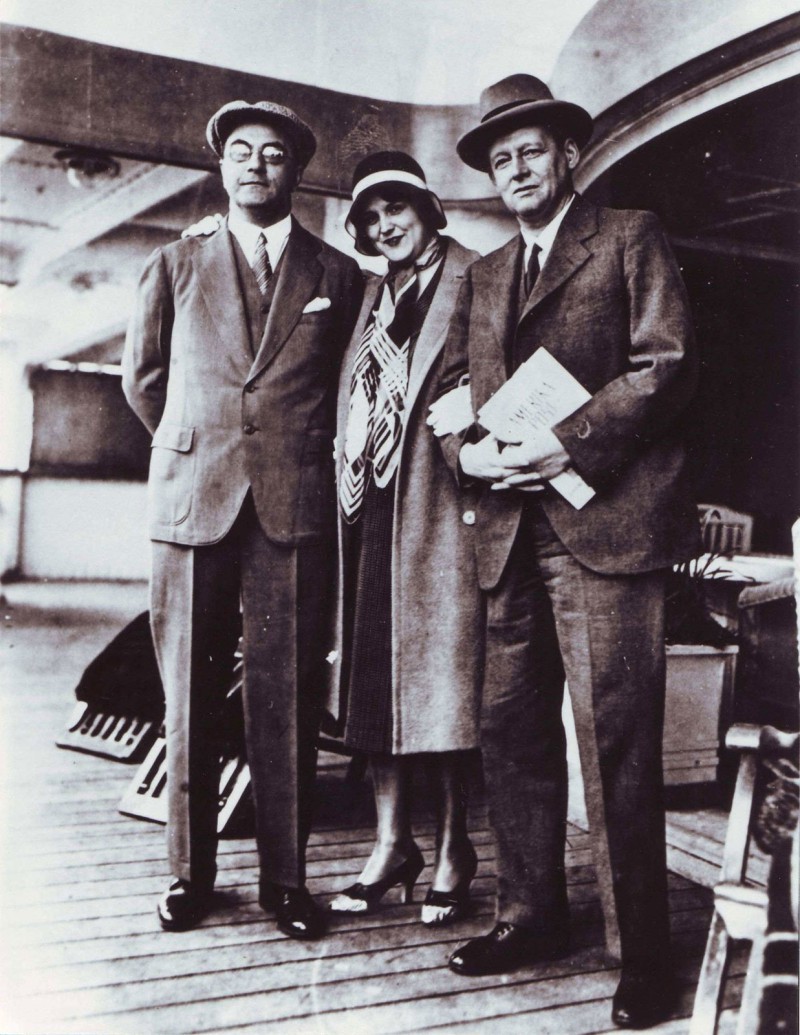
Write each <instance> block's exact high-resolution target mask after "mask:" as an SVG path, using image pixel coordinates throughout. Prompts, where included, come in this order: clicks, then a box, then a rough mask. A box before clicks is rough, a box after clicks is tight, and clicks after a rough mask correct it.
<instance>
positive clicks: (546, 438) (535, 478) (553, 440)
mask: <svg viewBox="0 0 800 1035" xmlns="http://www.w3.org/2000/svg"><path fill="white" fill-rule="evenodd" d="M500 464H501V467H502V470H503V473H502V474H501V475H500V477H499V479H498V480H497V481H496V482H495V484H494V485H493V486H492V488H493V489H500V490H502V489H523V490H525V491H527V492H536V491H538V490H540V489H542V488H543V487H544V486H543V485H542V482H543V481H546V480H549V479H550V478H555V477H556V475H558V474H561V473H562V472H563V471H566V469H567V468H568V467H569V466H570V464H571V460H570V456H569V453H567V451H566V450H565V449H564V447H563V446H562V445H561V442H560V441H559V440H558V438H557V437H556V436H555V435H554V434H553V432H552V431H549V430H542V431H535V432H533V433H532V434H531V435H530V436H528V437H527V438H526V439H524V441H522V442H519V443H516V444H514V445H509V446H506V447H505V449H504V450H503V451H502V453H500ZM462 466H463V465H462Z"/></svg>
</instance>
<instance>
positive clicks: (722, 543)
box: [697, 503, 753, 555]
mask: <svg viewBox="0 0 800 1035" xmlns="http://www.w3.org/2000/svg"><path fill="white" fill-rule="evenodd" d="M697 509H698V511H699V513H700V524H701V528H702V533H703V548H704V549H705V551H706V553H724V554H729V555H730V554H735V553H750V544H751V543H752V541H753V518H752V515H750V514H743V513H741V512H740V511H738V510H731V508H730V507H721V506H717V505H716V504H710V503H701V504H699V506H698V508H697Z"/></svg>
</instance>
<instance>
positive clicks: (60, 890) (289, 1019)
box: [0, 587, 741, 1035]
mask: <svg viewBox="0 0 800 1035" xmlns="http://www.w3.org/2000/svg"><path fill="white" fill-rule="evenodd" d="M13 590H14V587H11V588H10V589H9V590H8V593H9V595H11V593H13ZM73 594H74V600H73V601H71V602H70V601H68V603H67V606H65V605H63V603H62V605H59V603H58V593H57V590H56V588H55V587H48V589H47V593H46V596H47V598H48V600H49V601H50V602H51V605H52V607H54V608H56V609H57V610H56V617H57V618H60V622H59V624H58V630H59V634H58V635H59V637H60V639H59V638H57V637H56V636H54V630H53V623H52V614H51V612H50V610H49V608H48V607H43V608H36V607H34V606H31V604H30V601H31V600H32V599H33V598H35V597H36V591H35V588H31V587H25V593H24V594H23V596H25V597H26V599H27V600H28V606H27V608H26V607H21V608H19V610H20V611H24V612H25V614H24V616H23V620H22V621H21V622H20V623H19V635H15V638H14V639H15V642H14V649H15V650H16V651H17V652H18V653H17V654H16V656H15V658H14V659H13V660H14V665H13V671H14V673H15V680H14V685H13V687H12V685H11V684H10V683H9V682H8V681H6V684H5V689H4V693H3V696H2V700H1V701H0V707H1V708H2V714H3V718H4V728H5V730H6V733H5V738H6V741H7V744H8V747H9V756H8V757H9V758H10V760H11V766H12V768H11V769H10V771H12V772H13V773H14V780H13V781H12V785H13V789H14V790H13V794H12V795H11V796H10V800H6V801H5V802H4V806H5V807H4V812H3V815H2V825H3V835H4V843H5V844H6V846H7V848H6V850H5V851H4V853H3V856H2V859H0V862H2V867H3V872H2V877H3V888H4V889H5V891H6V901H5V902H4V903H3V905H4V910H3V913H4V917H5V923H6V926H7V927H8V931H9V933H8V936H7V941H8V942H9V944H10V945H11V947H12V952H11V953H10V954H9V955H8V957H7V962H13V968H11V967H9V968H7V969H9V971H10V974H9V975H8V976H10V978H11V983H12V987H13V992H14V994H13V997H7V999H6V1000H5V1003H6V1005H5V1006H0V1030H2V1031H4V1032H5V1031H9V1032H10V1031H14V1030H19V1031H25V1032H31V1033H32V1032H37V1031H39V1032H47V1033H48V1035H62V1033H63V1035H66V1033H68V1032H82V1033H86V1035H89V1033H94V1032H96V1033H98V1035H117V1033H119V1035H125V1033H135V1035H141V1033H144V1032H146V1033H147V1035H161V1033H163V1035H167V1033H170V1032H175V1033H188V1032H217V1031H219V1032H226V1033H236V1032H240V1031H241V1032H244V1031H255V1030H258V1031H264V1030H267V1031H272V1030H275V1031H276V1032H280V1033H281V1035H282V1033H284V1032H286V1033H287V1035H289V1033H298V1035H300V1033H302V1035H311V1033H317V1032H319V1033H328V1032H338V1031H342V1032H346V1033H347V1035H356V1033H359V1032H369V1033H370V1035H373V1033H374V1035H379V1033H386V1035H388V1033H389V1032H394V1031H397V1032H401V1031H402V1032H412V1031H434V1030H436V1031H448V1030H453V1031H458V1032H460V1033H461V1035H465V1033H467V1032H471V1031H473V1030H474V1031H485V1030H486V1029H487V1027H488V1025H491V1026H492V1028H493V1032H494V1033H495V1035H500V1033H503V1035H505V1033H506V1032H508V1033H512V1032H516V1031H522V1030H523V1028H524V1030H525V1031H526V1033H535V1035H536V1033H539V1032H542V1033H545V1032H553V1033H554V1035H555V1033H556V1032H558V1033H559V1035H572V1033H575V1035H578V1033H588V1032H594V1031H597V1032H600V1031H603V1032H605V1031H607V1030H608V1029H609V1027H610V1022H609V998H610V995H611V993H612V992H613V989H614V987H615V985H616V980H617V976H618V972H617V971H616V970H615V969H613V968H611V967H609V965H608V963H607V962H606V961H605V957H604V955H603V951H602V924H601V914H600V906H599V901H598V898H597V890H596V886H595V883H594V876H593V871H592V868H591V865H590V850H589V838H588V835H587V834H586V833H585V832H584V831H581V830H579V829H578V828H576V827H574V826H571V827H570V829H569V835H568V842H569V845H570V848H569V852H568V858H567V864H568V867H569V884H570V887H569V892H570V902H571V907H572V914H573V938H572V948H571V954H570V956H569V957H568V958H567V959H565V960H562V961H557V962H554V963H551V964H547V965H543V966H539V967H532V968H523V969H521V970H520V971H519V972H518V973H516V974H512V975H506V976H503V977H500V978H484V979H477V980H475V979H471V980H469V979H460V978H458V977H457V976H455V975H453V974H451V972H450V971H449V970H448V969H447V968H446V959H447V955H448V954H449V952H450V951H451V950H452V948H453V947H454V946H455V945H457V944H459V943H460V942H461V941H462V940H464V939H465V938H468V937H471V936H472V935H474V934H476V933H480V932H482V931H484V930H486V928H487V927H488V926H489V925H490V923H491V917H492V912H493V885H494V846H493V841H492V837H491V834H490V832H489V830H488V826H487V821H486V814H485V808H484V807H483V806H482V805H481V804H480V803H479V802H476V804H475V805H474V807H473V810H472V814H471V829H472V831H473V838H474V841H475V844H476V846H477V847H478V854H479V858H480V869H479V875H478V879H477V880H476V883H475V885H474V888H475V907H474V910H473V914H472V916H471V917H470V918H469V919H467V920H465V921H464V922H462V923H461V924H459V925H458V926H457V927H454V928H444V929H441V930H439V929H428V928H426V927H424V926H423V925H422V924H420V923H419V922H418V909H419V902H420V901H421V899H422V897H423V895H424V892H425V890H426V887H427V882H428V881H429V880H430V867H428V868H426V870H425V871H424V873H423V875H422V878H421V880H420V883H419V884H418V885H417V889H416V899H417V905H415V906H391V907H388V908H387V909H385V910H384V911H382V912H381V913H379V914H376V915H371V916H365V917H358V918H352V917H344V918H336V919H335V920H334V921H333V923H332V929H331V932H330V934H329V936H328V937H327V938H326V939H324V940H323V941H321V942H319V943H311V944H304V943H298V942H293V941H291V940H289V939H285V938H283V937H282V936H281V935H280V934H279V933H278V932H277V931H276V930H275V928H274V926H273V925H272V923H271V922H270V921H269V919H268V918H267V917H265V915H264V914H263V913H262V912H261V910H260V909H259V907H258V905H257V858H256V853H255V851H254V848H253V845H252V841H251V840H249V839H246V838H234V839H223V840H222V841H221V843H220V850H219V858H220V878H219V890H220V896H219V906H220V908H219V909H218V910H215V911H214V913H213V914H212V915H211V916H210V917H208V918H207V920H206V921H205V922H204V924H203V925H202V926H201V927H199V928H197V929H196V930H193V931H189V932H185V933H183V934H165V933H163V932H161V931H159V930H158V928H157V922H156V918H155V913H154V905H155V898H156V897H157V895H158V894H159V892H160V891H161V890H163V886H164V882H165V880H166V859H165V856H166V852H165V845H164V830H163V828H162V827H160V826H157V825H154V824H150V823H144V822H140V821H136V820H133V819H130V818H128V817H122V816H120V815H119V814H118V813H117V812H116V806H117V802H118V800H119V797H120V796H121V794H122V791H123V790H124V789H125V787H126V786H127V784H128V782H129V781H130V779H132V777H133V774H134V772H135V767H132V766H125V765H121V764H119V763H114V762H111V761H107V760H102V759H98V758H96V757H93V756H90V755H82V754H78V753H75V752H67V751H59V750H57V749H56V748H54V747H53V739H54V737H55V736H56V735H57V734H58V733H59V732H60V731H61V729H62V727H63V723H64V721H65V719H66V715H67V712H68V710H69V707H70V693H71V687H72V686H73V685H74V683H75V682H76V681H77V677H78V676H79V675H80V672H81V671H82V668H83V667H84V666H85V665H86V664H87V663H88V661H89V660H91V658H92V657H93V656H94V655H95V654H96V652H97V651H98V650H99V649H100V648H101V647H102V646H103V645H104V644H105V643H106V642H107V641H108V639H110V637H111V635H113V634H114V632H116V631H117V630H118V629H119V628H120V627H121V625H122V624H124V622H125V620H127V618H128V617H130V616H132V615H133V614H135V613H136V611H137V610H140V609H141V608H140V607H138V606H133V607H129V608H128V611H129V613H126V611H125V608H124V607H123V606H122V603H121V602H120V601H119V600H117V601H116V602H115V604H114V605H113V606H112V610H111V612H110V613H109V612H107V611H106V610H104V608H103V607H100V606H97V607H86V606H84V605H81V604H79V602H78V597H79V594H77V593H76V592H75V588H74V587H68V588H67V590H66V595H67V596H68V597H69V596H72V595H73ZM132 595H135V594H132ZM102 596H103V594H102V592H101V597H102ZM104 599H107V598H104ZM59 607H60V610H58V608H59ZM4 646H5V643H4ZM20 648H22V650H20ZM5 659H6V660H8V654H5ZM28 689H30V690H31V693H30V694H29V693H28V692H27V691H28ZM29 705H32V707H30V708H29V707H28V706H29ZM10 729H13V737H12V736H11V735H10ZM326 762H329V763H330V765H326V766H325V767H324V769H323V774H322V776H321V781H320V782H321V784H322V785H323V786H322V790H323V793H322V795H321V797H322V798H323V807H322V809H321V814H320V817H319V821H318V823H317V826H316V828H315V831H314V834H313V835H312V840H311V843H310V847H309V853H308V859H309V886H310V888H311V890H312V892H313V893H314V894H315V895H317V896H318V897H319V899H320V900H321V901H322V902H325V901H326V900H329V899H330V898H331V897H332V895H333V894H334V893H335V891H336V889H337V888H338V887H341V886H342V885H343V884H346V883H349V882H350V881H352V879H354V877H355V876H356V875H357V874H358V872H359V870H360V867H361V865H362V863H363V859H364V858H365V857H366V855H367V854H368V852H369V850H370V847H371V843H372V827H371V825H370V818H369V816H368V815H367V814H365V801H366V799H367V798H368V797H369V795H368V793H367V792H365V791H364V789H363V788H362V789H360V790H359V789H356V790H355V791H354V790H352V789H349V790H347V791H345V790H343V787H344V781H343V776H344V772H345V765H344V764H343V763H342V760H341V759H338V758H335V757H333V756H331V757H330V759H326ZM350 804H352V806H353V807H352V811H350V810H349V805H350ZM415 829H416V832H417V836H418V840H419V843H420V846H421V847H422V849H423V852H424V853H425V855H426V858H427V860H428V862H429V863H430V861H431V860H432V855H433V847H434V844H433V838H434V831H433V825H432V823H431V821H430V818H429V817H427V816H425V815H424V814H420V815H419V817H418V822H417V823H416V824H415ZM704 833H705V835H706V836H708V838H709V841H711V842H713V837H712V836H711V835H710V834H709V833H708V831H707V830H706V831H704ZM9 892H11V894H9ZM709 903H710V897H709V895H708V893H707V892H706V891H704V890H702V889H700V888H697V887H696V886H694V885H693V884H691V883H690V882H689V881H688V880H686V879H684V878H683V877H680V876H676V875H671V876H670V907H671V916H672V922H673V938H674V944H675V948H676V955H678V956H679V959H680V961H681V967H682V982H683V993H684V1001H683V1003H682V1012H683V1013H684V1014H687V1013H688V1012H689V1011H690V1009H691V998H692V994H693V986H694V981H695V980H696V971H697V967H698V964H699V958H700V955H701V954H702V948H703V944H704V941H705V933H706V930H707V925H708V919H709ZM739 970H741V968H739ZM736 973H737V972H736V970H734V980H733V981H731V982H730V983H729V984H730V987H729V989H728V993H727V994H728V995H729V997H730V1002H731V1004H733V1005H735V1003H736V1002H737V996H738V984H739V982H738V978H737V977H736ZM12 999H13V1001H12ZM6 1014H7V1016H8V1018H9V1021H10V1020H11V1018H12V1017H14V1016H16V1018H17V1019H18V1020H19V1024H20V1025H21V1026H18V1027H17V1028H15V1027H13V1026H11V1024H9V1023H8V1022H7V1021H6V1020H5V1016H6ZM727 1023H728V1022H727V1019H726V1020H725V1025H727ZM686 1028H687V1024H686V1021H685V1020H681V1021H677V1022H675V1023H673V1022H670V1024H669V1025H668V1026H662V1030H663V1031H664V1032H675V1033H677V1032H685V1031H686ZM722 1030H723V1031H724V1030H725V1026H723V1028H722Z"/></svg>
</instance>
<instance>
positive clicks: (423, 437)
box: [331, 151, 483, 923]
mask: <svg viewBox="0 0 800 1035" xmlns="http://www.w3.org/2000/svg"><path fill="white" fill-rule="evenodd" d="M445 224H446V219H445V216H444V213H443V211H442V206H441V203H440V202H439V199H438V198H437V197H436V195H435V194H433V193H432V192H431V191H429V190H428V188H427V185H426V183H425V176H424V173H423V171H422V169H421V168H420V166H419V165H418V164H417V162H415V161H414V159H413V158H411V157H410V156H408V155H406V154H404V153H402V152H399V151H383V152H379V153H376V154H373V155H370V156H369V157H367V158H365V159H364V160H363V161H361V162H360V163H359V164H358V166H357V167H356V169H355V172H354V175H353V203H352V207H351V209H350V212H349V214H348V217H347V222H346V226H347V229H348V231H349V232H350V234H351V235H352V236H353V237H354V238H355V241H356V247H357V248H358V250H359V251H360V252H361V253H362V254H365V255H382V256H385V257H386V258H387V259H388V260H389V272H388V274H387V275H386V276H385V277H384V278H383V279H382V280H378V279H377V278H373V281H372V283H371V284H370V285H368V286H367V290H366V295H365V298H364V303H363V306H362V310H361V315H360V318H359V321H358V323H357V325H356V330H355V333H354V335H353V338H352V340H351V343H350V346H349V349H348V351H347V353H346V355H345V360H344V364H343V370H342V376H341V381H340V387H339V405H338V426H337V442H338V443H339V451H338V452H339V455H338V459H337V470H338V477H339V504H340V507H339V513H340V530H341V539H342V542H341V546H342V552H341V556H342V579H341V580H340V581H341V587H342V588H341V591H340V601H339V651H338V661H337V671H336V690H337V692H338V698H339V700H338V702H335V706H334V710H335V712H338V714H339V715H340V716H342V717H343V718H344V739H345V742H346V743H347V744H348V746H349V747H351V748H353V749H356V750H360V751H363V752H366V753H367V754H368V756H369V760H370V766H371V771H372V780H373V786H374V791H375V801H376V810H377V817H378V829H377V839H376V843H375V846H374V848H373V851H372V854H371V856H370V858H369V860H368V861H367V863H366V865H365V867H364V869H363V871H362V872H361V874H360V876H359V878H358V881H357V882H356V883H355V884H353V885H352V886H351V887H349V888H347V889H345V890H344V891H342V892H341V893H340V894H339V895H337V896H336V898H335V899H334V901H333V902H332V904H331V908H332V909H333V910H334V911H335V912H345V913H351V912H366V911H369V910H372V909H375V908H376V907H377V906H378V904H379V903H380V901H381V899H382V898H383V896H384V894H385V893H386V892H387V891H388V890H389V888H391V887H395V886H397V885H400V886H401V887H402V888H403V890H404V899H405V901H410V900H411V897H412V890H413V886H414V883H415V881H416V880H417V878H418V876H419V874H420V872H421V870H422V868H423V865H424V861H423V858H422V854H421V852H420V850H419V848H418V847H417V845H416V844H415V842H414V839H413V836H412V831H411V823H410V803H409V794H410V785H411V775H412V774H411V769H410V764H411V763H412V761H413V760H414V759H415V758H417V757H419V758H420V760H421V761H422V762H423V763H424V764H425V767H426V768H427V770H428V775H429V778H430V779H432V781H433V787H434V790H435V798H436V801H437V805H438V810H437V811H438V829H437V837H436V858H435V861H434V869H433V879H432V883H431V890H430V891H429V892H428V895H427V898H426V900H425V904H424V906H423V910H422V920H423V922H425V923H446V922H451V921H453V920H455V919H458V917H460V916H462V915H463V914H464V913H465V911H466V909H467V906H468V903H469V885H470V882H471V881H472V878H473V877H474V875H475V870H476V865H477V860H476V855H475V851H474V849H473V847H472V844H471V843H470V840H469V836H468V833H467V824H466V797H465V771H464V766H465V752H467V751H468V750H469V749H472V748H475V747H476V746H477V744H478V700H479V687H480V680H481V676H482V672H481V666H482V653H481V646H480V645H481V640H482V628H483V623H482V617H481V603H480V598H479V594H478V590H477V581H476V577H475V570H474V559H473V549H472V542H471V533H472V528H471V522H472V521H474V515H473V514H472V512H471V510H470V503H469V501H468V500H466V501H465V500H464V498H463V495H462V494H460V493H459V490H458V488H457V486H456V484H455V482H454V479H453V477H452V474H451V473H450V472H449V471H448V469H447V467H446V466H445V464H444V460H443V458H442V456H441V455H440V450H439V445H438V443H437V442H436V440H435V438H434V437H433V435H432V433H431V431H430V429H429V428H428V427H427V426H426V423H425V422H426V418H427V416H428V409H429V406H430V405H431V403H432V402H433V401H434V398H435V394H434V393H435V390H436V383H437V372H438V365H439V361H440V359H441V353H442V348H443V345H444V339H445V334H446V330H447V325H448V322H449V319H450V315H451V313H452V311H453V307H454V305H455V301H456V295H457V293H458V289H459V287H460V283H461V279H462V276H463V272H464V270H465V268H466V267H467V266H468V265H469V264H470V263H471V262H473V261H474V260H475V259H476V258H477V253H475V252H470V251H467V250H466V249H465V248H463V247H462V246H461V245H460V244H458V243H457V242H456V241H454V240H452V239H451V238H447V237H442V236H440V235H439V233H438V231H439V230H441V229H442V228H443V227H444V226H445ZM336 705H338V707H336Z"/></svg>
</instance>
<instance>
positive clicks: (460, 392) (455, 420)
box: [427, 385, 475, 438]
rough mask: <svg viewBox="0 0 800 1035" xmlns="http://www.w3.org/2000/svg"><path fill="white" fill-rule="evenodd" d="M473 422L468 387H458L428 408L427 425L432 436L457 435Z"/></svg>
mask: <svg viewBox="0 0 800 1035" xmlns="http://www.w3.org/2000/svg"><path fill="white" fill-rule="evenodd" d="M474 421H475V415H474V414H473V412H472V396H471V394H470V390H469V385H459V386H458V388H453V389H452V390H451V391H449V392H448V393H447V395H443V396H442V397H441V399H437V400H436V402H435V403H434V404H433V406H431V407H430V411H429V416H428V421H427V423H428V424H429V425H430V427H431V428H433V433H434V435H436V437H437V438H441V437H442V436H443V435H457V434H458V433H459V432H460V431H464V430H465V428H468V427H469V426H470V424H472V423H474Z"/></svg>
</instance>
